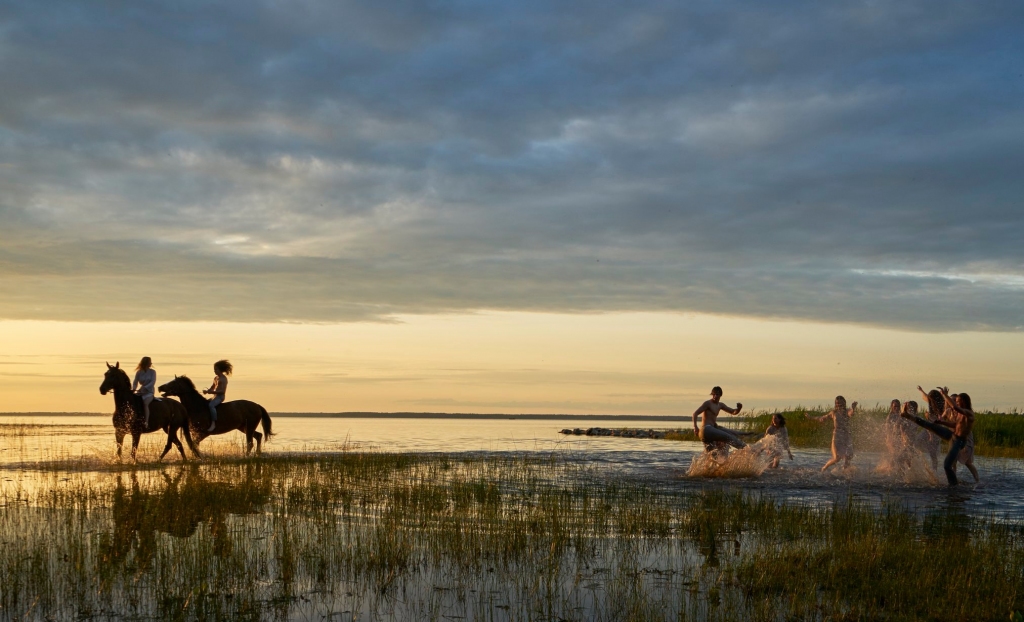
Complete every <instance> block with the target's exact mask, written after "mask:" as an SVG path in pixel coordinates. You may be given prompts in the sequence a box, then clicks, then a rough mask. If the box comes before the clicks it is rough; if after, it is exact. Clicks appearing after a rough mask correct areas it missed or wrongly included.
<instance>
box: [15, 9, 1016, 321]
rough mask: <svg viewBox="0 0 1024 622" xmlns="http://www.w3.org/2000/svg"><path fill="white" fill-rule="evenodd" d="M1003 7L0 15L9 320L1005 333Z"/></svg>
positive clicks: (1011, 252) (1010, 236)
mask: <svg viewBox="0 0 1024 622" xmlns="http://www.w3.org/2000/svg"><path fill="white" fill-rule="evenodd" d="M1022 35H1024V7H1022V6H1021V5H1020V4H1019V3H1014V2H979V3H971V4H968V3H948V4H942V3H939V4H936V3H924V2H921V3H915V2H899V3H886V2H864V3H847V4H843V5H834V6H833V5H821V4H820V3H807V4H798V3H770V4H769V3H751V4H738V3H722V2H714V3H686V4H681V3H658V2H651V3H640V4H637V3H631V4H629V5H628V6H627V5H622V4H620V3H607V4H603V3H579V4H576V3H568V2H536V3H529V2H524V3H494V4H487V3H477V4H474V3H408V4H401V3H397V4H396V3H389V4H387V5H386V6H385V5H383V4H380V3H365V4H360V3H335V2H323V3H319V2H287V3H283V2H282V3H274V2H266V3H261V4H256V3H222V4H217V5H211V4H209V3H194V4H189V3H181V2H178V3H168V4H166V5H160V4H158V3H150V4H147V5H145V6H136V5H131V4H129V5H121V4H120V3H109V4H88V5H83V4H80V3H67V4H65V3H59V2H54V3H47V4H46V5H45V7H43V6H41V5H39V4H38V3H8V4H6V5H5V6H4V7H3V8H0V89H2V92H3V97H0V244H2V246H0V316H4V317H19V318H24V317H45V318H64V319H130V318H137V319H149V318H152V319H157V318H159V319H237V320H246V321H254V320H291V321H337V320H351V319H380V318H386V317H388V316H390V315H392V314H395V313H403V312H414V313H433V312H440V311H467V310H474V309H482V308H487V309H521V310H554V311H571V312H600V311H611V310H678V311H688V310H692V311H706V312H713V313H729V314H735V315H753V316H764V317H795V318H808V319H816V320H826V321H843V322H859V323H870V324H878V325H890V326H900V327H906V328H911V329H920V330H947V329H960V328H982V329H994V330H1018V329H1020V327H1021V326H1022V325H1024V312H1022V311H1021V308H1022V303H1024V261H1022V260H1024V250H1022V248H1021V245H1020V244H1019V242H1018V241H1019V240H1020V239H1021V237H1022V234H1024V221H1022V219H1021V217H1020V215H1019V214H1020V197H1021V196H1024V193H1022V190H1024V181H1022V180H1021V177H1022V176H1021V174H1020V162H1022V161H1024V140H1022V139H1024V112H1022V109H1021V107H1020V105H1019V102H1020V101H1021V96H1022V95H1024V78H1022V74H1024V65H1022V63H1021V61H1020V59H1021V58H1024V54H1022V53H1024V49H1022V48H1024V37H1022Z"/></svg>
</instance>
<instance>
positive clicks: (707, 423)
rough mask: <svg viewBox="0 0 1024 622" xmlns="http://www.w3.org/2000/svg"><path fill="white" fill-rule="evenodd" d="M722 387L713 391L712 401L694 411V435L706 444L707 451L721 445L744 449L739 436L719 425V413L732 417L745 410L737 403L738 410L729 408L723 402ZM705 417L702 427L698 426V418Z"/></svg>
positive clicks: (744, 444) (744, 445)
mask: <svg viewBox="0 0 1024 622" xmlns="http://www.w3.org/2000/svg"><path fill="white" fill-rule="evenodd" d="M721 399H722V387H715V388H713V389H711V399H709V400H707V401H705V402H704V403H703V404H701V405H700V408H698V409H697V410H695V411H693V433H694V434H696V435H697V438H699V439H700V440H701V441H703V443H704V449H705V451H713V450H714V449H716V448H717V447H718V445H719V443H725V444H727V445H732V446H733V447H735V448H736V449H743V448H744V447H746V446H747V444H746V443H744V442H743V441H741V440H740V437H739V434H738V433H737V432H733V431H732V430H727V429H725V428H723V427H721V426H719V425H718V413H719V412H721V411H723V410H724V411H725V412H727V413H729V414H730V415H736V414H739V412H740V411H741V410H743V404H740V403H738V402H737V404H736V408H729V407H728V406H726V405H725V404H723V403H722V402H721ZM701 415H703V420H702V422H701V425H700V427H698V426H697V417H699V416H701Z"/></svg>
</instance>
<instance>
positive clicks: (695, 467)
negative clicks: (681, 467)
mask: <svg viewBox="0 0 1024 622" xmlns="http://www.w3.org/2000/svg"><path fill="white" fill-rule="evenodd" d="M784 453H785V449H784V448H783V447H782V443H781V442H780V440H779V439H778V437H776V436H766V437H764V438H762V439H761V440H759V441H757V442H756V443H752V444H750V445H747V446H746V447H744V448H743V449H732V450H730V448H729V446H728V445H723V446H721V447H718V448H716V449H714V450H712V451H705V452H704V453H700V454H697V455H696V456H694V458H693V461H692V462H691V463H690V468H689V469H687V471H686V475H687V476H688V477H715V478H736V477H758V476H759V475H761V474H762V473H764V472H765V470H766V469H767V468H768V467H769V466H770V465H771V463H772V461H773V460H774V458H775V457H776V456H779V457H781V456H782V455H783V454H784Z"/></svg>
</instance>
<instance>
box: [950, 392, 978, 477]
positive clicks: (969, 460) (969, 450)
mask: <svg viewBox="0 0 1024 622" xmlns="http://www.w3.org/2000/svg"><path fill="white" fill-rule="evenodd" d="M949 397H950V399H952V400H953V401H954V402H956V398H957V394H956V393H951V394H950V396H949ZM942 418H943V419H945V420H947V421H955V420H956V415H955V413H954V412H953V409H951V408H950V407H949V406H946V410H945V411H944V412H943V413H942ZM957 463H960V464H962V465H964V466H966V467H967V470H968V471H970V472H971V475H972V476H973V477H974V483H975V484H980V483H981V476H980V475H978V469H976V468H974V430H973V429H972V430H971V431H970V432H969V433H968V434H967V443H966V444H965V445H964V448H963V449H961V450H960V453H958V454H957V455H956V462H954V463H953V471H956V467H957Z"/></svg>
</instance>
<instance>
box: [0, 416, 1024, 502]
mask: <svg viewBox="0 0 1024 622" xmlns="http://www.w3.org/2000/svg"><path fill="white" fill-rule="evenodd" d="M11 424H24V425H26V426H27V427H25V428H22V432H23V433H19V434H16V435H14V434H7V435H5V436H0V472H2V473H0V476H2V478H3V480H4V481H6V482H22V483H25V484H29V483H30V481H29V480H30V479H31V478H32V477H33V472H34V471H36V470H37V469H38V467H39V465H40V464H41V463H50V464H52V463H53V462H61V461H70V462H73V463H74V464H75V465H76V467H75V468H77V469H79V470H80V469H86V470H87V469H89V468H90V465H95V467H96V469H97V470H101V469H102V468H104V467H107V466H109V465H110V464H111V462H112V461H113V457H114V440H113V430H112V427H111V424H110V417H109V416H106V415H104V416H57V415H46V416H0V427H2V428H6V429H8V430H9V429H10V425H11ZM686 425H688V422H687V421H686V420H684V419H681V420H680V422H679V423H678V424H674V423H671V422H665V421H644V420H636V421H629V420H622V419H615V420H607V419H605V420H602V419H600V418H594V419H588V420H585V421H581V420H579V419H571V420H570V419H565V420H559V419H550V420H536V419H425V418H408V419H406V418H326V417H293V416H289V417H276V418H275V419H274V431H275V432H276V436H275V437H274V440H273V441H272V442H271V443H270V444H269V446H267V448H266V450H267V451H269V452H274V453H282V452H337V451H387V452H444V453H466V454H480V453H529V454H538V455H551V454H554V455H557V456H558V457H561V458H564V459H567V460H572V461H579V462H582V463H584V464H587V465H589V466H593V467H594V471H595V473H598V474H606V475H608V476H615V477H625V478H630V479H632V478H637V479H642V480H644V481H646V482H648V483H649V484H651V485H653V486H656V487H658V488H662V489H686V488H722V489H726V490H746V491H754V492H760V493H765V494H771V495H773V496H776V497H778V498H780V499H785V500H787V501H791V502H798V503H818V502H823V501H831V500H834V499H837V498H839V499H842V498H849V497H853V498H856V499H860V500H867V501H869V502H873V503H879V504H881V503H885V502H890V501H898V502H900V503H905V504H908V505H910V506H913V507H915V508H919V509H921V510H931V509H943V508H951V509H954V510H957V511H963V512H966V513H969V514H974V515H986V516H988V515H994V516H997V517H1001V518H1004V519H1007V520H1011V521H1019V522H1024V501H1022V500H1021V495H1020V491H1021V490H1024V464H1022V461H1019V460H1008V459H994V458H984V457H979V458H976V459H975V464H976V466H977V467H978V469H979V471H980V472H981V477H982V484H981V485H979V486H975V485H974V484H973V483H969V484H966V485H964V484H962V485H961V486H959V487H957V488H955V489H952V490H950V489H948V488H947V486H945V484H944V483H941V482H944V481H945V478H944V477H943V475H942V474H941V473H939V474H938V479H939V480H940V484H939V485H932V484H930V483H915V484H907V483H903V482H896V481H893V479H892V478H891V477H888V476H886V475H883V474H880V473H877V472H876V466H877V464H878V462H879V456H878V454H875V453H861V454H859V455H858V456H857V457H856V459H855V460H854V463H853V464H854V467H855V468H854V469H852V470H851V472H849V473H835V474H828V475H823V474H821V473H819V471H818V469H819V468H820V466H821V465H822V464H824V463H825V461H826V460H828V457H829V456H828V452H827V451H826V450H816V449H812V450H803V449H796V450H794V451H793V454H794V456H795V460H793V461H784V463H783V468H782V469H778V470H769V471H766V472H765V473H764V474H763V475H761V476H759V477H751V478H722V479H708V478H690V477H687V476H686V470H687V468H688V467H689V466H690V462H691V461H692V460H693V458H694V456H696V455H698V454H699V452H701V451H702V449H703V448H702V446H700V445H699V444H697V443H691V442H681V441H665V440H647V439H629V438H613V437H575V436H564V435H562V434H559V431H560V430H561V429H563V428H576V427H580V428H587V427H592V426H601V427H631V428H644V429H647V428H654V429H666V428H675V427H685V426H686ZM33 426H40V427H33ZM51 426H53V427H51ZM165 438H166V437H165V436H164V435H163V434H161V433H154V434H149V435H146V436H144V437H143V439H142V442H141V444H140V448H139V460H140V462H153V461H155V460H156V459H157V458H158V457H159V454H160V452H161V451H162V449H163V445H164V442H165ZM128 442H130V439H128ZM243 443H244V436H243V435H242V434H240V433H232V434H228V435H224V436H220V437H215V438H210V439H207V440H205V441H203V444H202V447H203V449H204V450H205V451H208V452H213V453H215V454H233V453H240V452H241V451H242V449H243ZM186 451H187V450H186ZM171 452H172V453H170V454H168V456H167V458H165V462H169V463H172V464H173V463H176V462H177V461H178V460H179V458H178V457H177V450H174V449H172V450H171ZM959 475H960V476H961V481H963V482H973V480H972V478H971V477H970V474H969V473H968V472H967V470H966V469H965V468H963V467H961V468H960V470H959ZM964 478H966V479H964Z"/></svg>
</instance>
